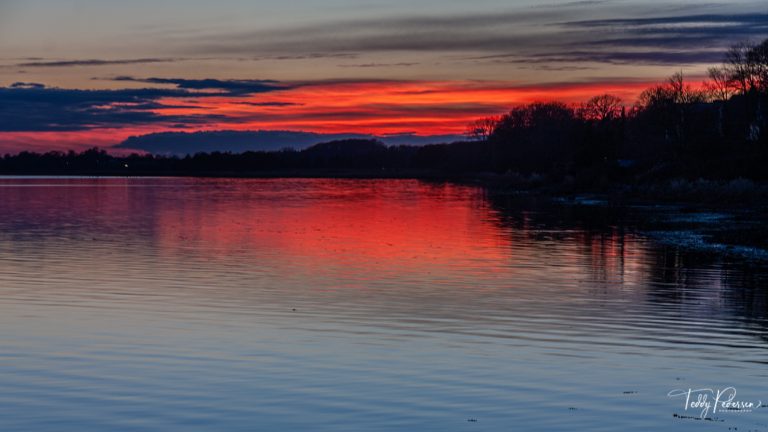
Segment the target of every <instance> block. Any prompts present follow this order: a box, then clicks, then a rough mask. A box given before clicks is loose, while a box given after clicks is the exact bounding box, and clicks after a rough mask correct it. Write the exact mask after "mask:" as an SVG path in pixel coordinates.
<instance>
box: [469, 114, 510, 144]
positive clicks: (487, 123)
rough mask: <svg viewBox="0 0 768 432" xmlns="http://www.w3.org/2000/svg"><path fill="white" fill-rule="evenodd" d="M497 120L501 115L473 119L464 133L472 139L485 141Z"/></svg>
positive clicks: (494, 127) (491, 132)
mask: <svg viewBox="0 0 768 432" xmlns="http://www.w3.org/2000/svg"><path fill="white" fill-rule="evenodd" d="M499 121H501V117H498V116H492V117H485V118H481V119H478V120H475V121H473V122H472V123H470V124H469V126H467V132H466V135H467V136H468V137H469V138H471V139H473V140H477V141H486V140H487V139H488V138H490V137H491V135H492V134H493V131H494V130H495V129H496V125H498V124H499Z"/></svg>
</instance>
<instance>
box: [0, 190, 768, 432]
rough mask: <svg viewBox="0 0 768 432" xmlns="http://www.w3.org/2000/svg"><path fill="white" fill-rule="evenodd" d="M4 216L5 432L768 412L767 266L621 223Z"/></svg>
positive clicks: (418, 214)
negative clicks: (712, 397)
mask: <svg viewBox="0 0 768 432" xmlns="http://www.w3.org/2000/svg"><path fill="white" fill-rule="evenodd" d="M0 214H2V219H0V329H2V330H0V389H2V391H0V430H3V431H5V430H56V431H62V430H64V431H70V430H71V431H91V430H92V431H102V430H116V429H119V430H307V431H344V430H349V431H366V430H387V431H390V430H434V431H452V430H461V431H464V430H489V431H490V430H530V431H536V430H541V431H548V430H564V429H567V430H595V431H597V430H606V431H608V430H610V431H614V430H617V425H618V426H620V429H621V430H637V431H645V430H696V431H699V430H728V428H731V427H739V428H743V429H744V430H748V429H752V430H768V426H766V423H768V415H766V414H768V409H763V410H757V411H755V412H752V413H724V414H722V413H717V414H714V415H710V416H709V419H710V420H696V419H695V418H697V417H698V413H694V412H691V411H690V410H689V411H685V410H684V409H683V401H682V400H678V399H675V400H673V399H668V398H667V393H668V392H669V391H670V390H673V389H678V388H681V389H688V388H702V387H713V388H725V387H728V386H734V387H736V388H737V390H738V398H737V399H739V400H742V399H744V400H758V399H762V400H766V401H768V390H767V389H766V388H765V383H766V382H768V381H766V378H767V377H768V365H767V364H766V363H767V362H768V355H767V354H768V351H767V350H766V348H767V347H768V345H767V344H768V339H766V322H767V321H766V319H767V318H768V317H767V316H766V313H767V312H768V301H767V299H766V289H765V288H766V283H765V282H766V278H765V275H766V273H765V271H764V269H763V268H761V267H760V266H757V265H755V264H748V263H739V262H734V261H725V260H723V259H720V258H717V257H715V256H711V255H701V254H693V253H690V252H685V251H682V250H679V249H675V248H671V247H664V246H660V245H658V244H655V243H654V242H653V241H651V240H649V239H646V238H645V237H643V236H642V235H639V234H638V233H637V231H636V230H635V229H634V228H633V226H634V224H633V215H632V213H631V212H630V211H627V210H622V209H600V208H594V207H593V208H578V207H566V206H554V205H551V204H546V203H544V202H543V200H531V199H528V200H520V199H510V198H505V197H498V196H493V195H490V196H489V195H487V194H486V193H484V191H483V190H481V189H478V188H472V187H462V186H455V185H445V184H428V183H421V182H417V181H379V180H376V181H362V180H352V181H348V180H287V179H279V180H222V179H205V180H204V179H57V178H37V179H21V178H16V179H14V178H6V179H2V180H0ZM675 415H677V417H675ZM689 417H690V418H689ZM468 420H477V421H468Z"/></svg>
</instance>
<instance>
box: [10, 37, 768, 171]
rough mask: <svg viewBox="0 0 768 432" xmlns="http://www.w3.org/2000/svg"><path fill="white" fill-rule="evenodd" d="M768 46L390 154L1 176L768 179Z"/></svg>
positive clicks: (338, 146) (16, 164)
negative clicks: (696, 81) (694, 74)
mask: <svg viewBox="0 0 768 432" xmlns="http://www.w3.org/2000/svg"><path fill="white" fill-rule="evenodd" d="M767 108H768V40H766V41H764V42H762V43H760V44H751V43H740V44H738V45H735V46H733V47H731V48H730V49H729V50H728V51H727V52H726V53H725V56H724V59H723V63H722V64H720V65H718V66H714V67H712V68H710V69H709V71H708V79H707V80H706V81H705V82H704V83H703V85H701V86H699V85H696V86H694V85H692V84H690V83H689V82H688V81H687V80H686V78H685V76H684V75H683V74H682V72H680V73H675V74H674V75H672V76H671V77H670V78H669V79H668V80H666V81H665V82H663V83H660V84H659V85H656V86H653V87H651V88H649V89H647V90H645V91H644V92H642V94H641V95H640V96H639V98H638V100H637V101H636V102H635V103H634V104H631V105H628V104H626V103H625V101H623V100H621V99H620V98H619V97H617V96H614V95H610V94H604V95H598V96H595V97H593V98H592V99H590V100H589V101H587V102H585V103H583V104H581V105H578V106H571V105H567V104H564V103H561V102H534V103H530V104H526V105H521V106H517V107H515V108H513V109H512V110H511V111H509V112H508V113H506V114H505V115H502V116H498V117H488V118H483V119H479V120H477V121H475V122H473V123H472V124H471V125H469V127H468V131H467V140H466V141H462V142H455V143H450V144H435V145H426V146H418V147H417V146H391V147H387V146H386V145H384V144H382V143H381V142H378V141H375V140H342V141H333V142H329V143H322V144H318V145H315V146H312V147H309V148H307V149H305V150H301V151H297V150H289V149H286V150H281V151H271V152H245V153H240V154H231V153H220V152H213V153H199V154H195V155H189V156H186V157H170V156H158V155H139V154H133V155H130V156H112V155H110V154H108V153H107V152H105V151H103V150H98V149H91V150H87V151H85V152H82V153H75V152H68V153H63V152H49V153H45V154H37V153H31V152H22V153H19V154H17V155H5V156H4V157H3V158H2V159H0V173H5V174H14V173H15V174H125V175H144V174H167V175H176V174H188V175H198V174H199V175H208V174H210V175H221V174H235V175H255V176H258V175H270V174H275V175H279V174H286V175H291V174H293V175H296V174H298V175H312V174H313V173H328V174H333V173H334V172H335V173H342V174H343V172H342V171H344V170H354V171H355V172H357V173H360V174H362V175H370V176H419V175H426V174H430V175H436V176H441V175H444V176H461V175H471V174H476V173H496V174H510V173H514V174H519V175H534V174H535V175H537V176H543V177H544V178H546V179H548V180H549V181H553V182H556V181H560V180H562V179H565V178H568V179H571V180H574V181H576V182H579V183H580V184H583V185H585V186H589V185H598V184H604V183H610V182H617V181H653V180H658V179H667V178H673V177H680V178H708V179H734V178H742V177H743V178H749V179H753V180H766V179H768V174H767V173H768V170H767V169H766V162H768V120H767V119H768V116H767V115H766V114H768V113H766V109H767Z"/></svg>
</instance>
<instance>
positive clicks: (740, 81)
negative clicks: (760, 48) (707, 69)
mask: <svg viewBox="0 0 768 432" xmlns="http://www.w3.org/2000/svg"><path fill="white" fill-rule="evenodd" d="M756 61H757V56H756V55H755V45H754V44H751V43H747V42H741V43H738V44H736V45H734V46H732V47H731V48H730V49H729V50H728V52H727V53H726V54H725V65H724V67H725V69H726V70H727V71H728V75H729V77H730V79H731V81H733V82H734V83H735V85H736V87H737V88H738V91H739V92H740V93H742V94H747V93H750V92H752V91H753V90H756V89H757V87H758V83H759V82H758V67H757V63H756Z"/></svg>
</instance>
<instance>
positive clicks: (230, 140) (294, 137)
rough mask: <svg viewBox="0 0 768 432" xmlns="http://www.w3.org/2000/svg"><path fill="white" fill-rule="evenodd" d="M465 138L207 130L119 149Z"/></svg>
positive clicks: (133, 140)
mask: <svg viewBox="0 0 768 432" xmlns="http://www.w3.org/2000/svg"><path fill="white" fill-rule="evenodd" d="M462 139H464V137H463V136H461V135H431V136H420V135H411V134H402V135H386V136H374V135H365V134H318V133H312V132H297V131H271V130H270V131H267V130H260V131H206V132H159V133H152V134H147V135H140V136H132V137H130V138H128V139H126V140H125V141H123V142H122V143H120V144H119V145H117V146H116V147H115V148H119V149H126V150H137V151H145V152H149V153H153V154H160V155H180V156H183V155H187V154H195V153H202V152H205V153H210V152H215V151H219V152H232V153H243V152H246V151H275V150H281V149H284V148H292V149H296V150H302V149H305V148H307V147H310V146H312V145H314V144H318V143H322V142H329V141H343V140H378V141H381V142H383V143H384V144H386V145H414V146H421V145H426V144H435V143H448V142H454V141H459V140H462Z"/></svg>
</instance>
